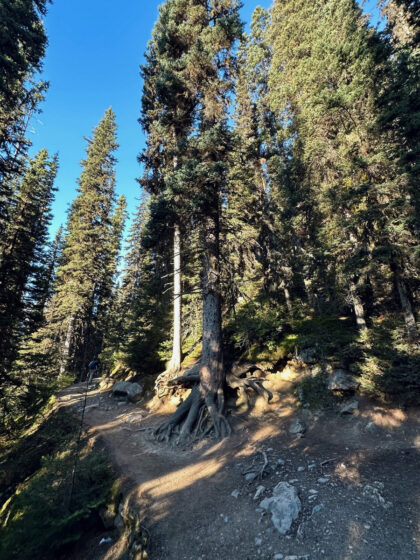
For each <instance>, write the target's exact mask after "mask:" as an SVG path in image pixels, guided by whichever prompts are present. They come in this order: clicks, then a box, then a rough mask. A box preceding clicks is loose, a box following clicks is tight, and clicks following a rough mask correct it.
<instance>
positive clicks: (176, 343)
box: [168, 223, 182, 372]
mask: <svg viewBox="0 0 420 560" xmlns="http://www.w3.org/2000/svg"><path fill="white" fill-rule="evenodd" d="M173 271H174V292H173V296H174V319H173V321H174V322H173V340H172V357H171V361H170V363H169V368H168V369H169V371H171V372H177V371H179V369H180V367H181V359H182V349H181V313H182V305H181V304H182V288H181V229H180V226H179V224H178V223H176V224H175V225H174V261H173Z"/></svg>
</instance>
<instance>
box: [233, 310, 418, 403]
mask: <svg viewBox="0 0 420 560" xmlns="http://www.w3.org/2000/svg"><path fill="white" fill-rule="evenodd" d="M285 317H287V313H286V312H285V310H284V308H283V307H281V306H279V307H277V308H275V307H273V306H272V305H269V304H268V303H267V302H264V301H260V302H259V301H256V300H254V301H250V302H247V303H246V304H244V305H243V306H242V307H241V308H240V310H239V311H238V312H237V313H236V315H235V316H233V317H231V318H230V319H229V321H227V323H226V327H225V348H226V350H227V355H228V356H229V360H230V361H232V362H233V361H235V360H240V361H253V362H255V363H260V364H262V365H264V366H265V367H266V369H271V370H277V369H278V370H281V369H282V367H283V366H284V364H285V363H286V362H287V360H288V359H290V358H292V357H293V356H299V354H300V353H301V352H302V351H304V350H305V349H312V350H313V355H314V361H315V362H316V363H318V364H321V365H322V364H323V365H325V364H330V366H332V368H333V369H334V368H335V367H340V368H344V369H345V370H346V371H348V372H350V373H353V374H354V375H356V376H357V377H358V379H359V380H360V387H361V391H362V392H363V393H365V394H367V395H369V396H371V397H373V398H375V399H378V400H380V401H383V402H389V403H394V404H397V405H403V406H411V405H418V404H420V346H419V344H418V343H417V344H416V343H413V342H410V341H409V339H408V337H407V333H406V329H405V326H404V321H403V318H402V317H401V315H400V314H398V313H395V314H387V315H382V316H380V317H372V318H371V321H370V328H369V329H368V330H367V331H366V332H364V333H360V332H359V331H358V330H357V328H356V325H355V322H354V320H353V318H352V317H346V316H334V315H318V316H309V315H307V316H301V317H300V318H297V317H295V318H294V319H293V320H290V321H286V319H285ZM330 371H331V368H330ZM326 386H327V378H326V374H325V372H324V373H322V375H319V376H315V377H312V378H311V379H307V380H305V381H304V382H303V384H302V385H301V386H300V388H299V394H300V395H303V398H302V399H301V400H302V402H305V403H309V404H310V405H311V406H312V405H313V406H315V407H318V406H319V403H322V406H325V407H327V408H328V407H330V406H331V405H333V402H332V401H331V399H329V396H330V395H329V391H328V390H327V387H326ZM327 397H328V398H327ZM326 399H327V401H328V402H326ZM330 401H331V402H330Z"/></svg>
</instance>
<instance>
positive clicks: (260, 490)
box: [254, 485, 265, 500]
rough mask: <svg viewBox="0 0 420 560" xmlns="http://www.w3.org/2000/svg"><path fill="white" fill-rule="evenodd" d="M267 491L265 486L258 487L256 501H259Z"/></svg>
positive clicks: (255, 495)
mask: <svg viewBox="0 0 420 560" xmlns="http://www.w3.org/2000/svg"><path fill="white" fill-rule="evenodd" d="M264 490H265V486H263V485H261V486H258V488H257V491H256V492H255V494H254V500H258V498H259V497H260V496H261V494H263V493H264Z"/></svg>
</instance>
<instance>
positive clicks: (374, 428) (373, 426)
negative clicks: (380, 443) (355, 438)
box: [365, 422, 377, 434]
mask: <svg viewBox="0 0 420 560" xmlns="http://www.w3.org/2000/svg"><path fill="white" fill-rule="evenodd" d="M376 431H377V425H376V424H375V422H369V423H368V424H366V426H365V432H370V433H372V434H373V433H375V432H376Z"/></svg>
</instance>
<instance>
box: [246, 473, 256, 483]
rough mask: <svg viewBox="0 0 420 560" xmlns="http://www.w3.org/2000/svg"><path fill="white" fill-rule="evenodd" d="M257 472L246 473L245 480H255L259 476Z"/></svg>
mask: <svg viewBox="0 0 420 560" xmlns="http://www.w3.org/2000/svg"><path fill="white" fill-rule="evenodd" d="M257 476H258V475H257V473H254V472H249V473H247V474H246V475H245V480H246V481H247V482H253V481H254V480H255V479H256V478H257Z"/></svg>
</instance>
